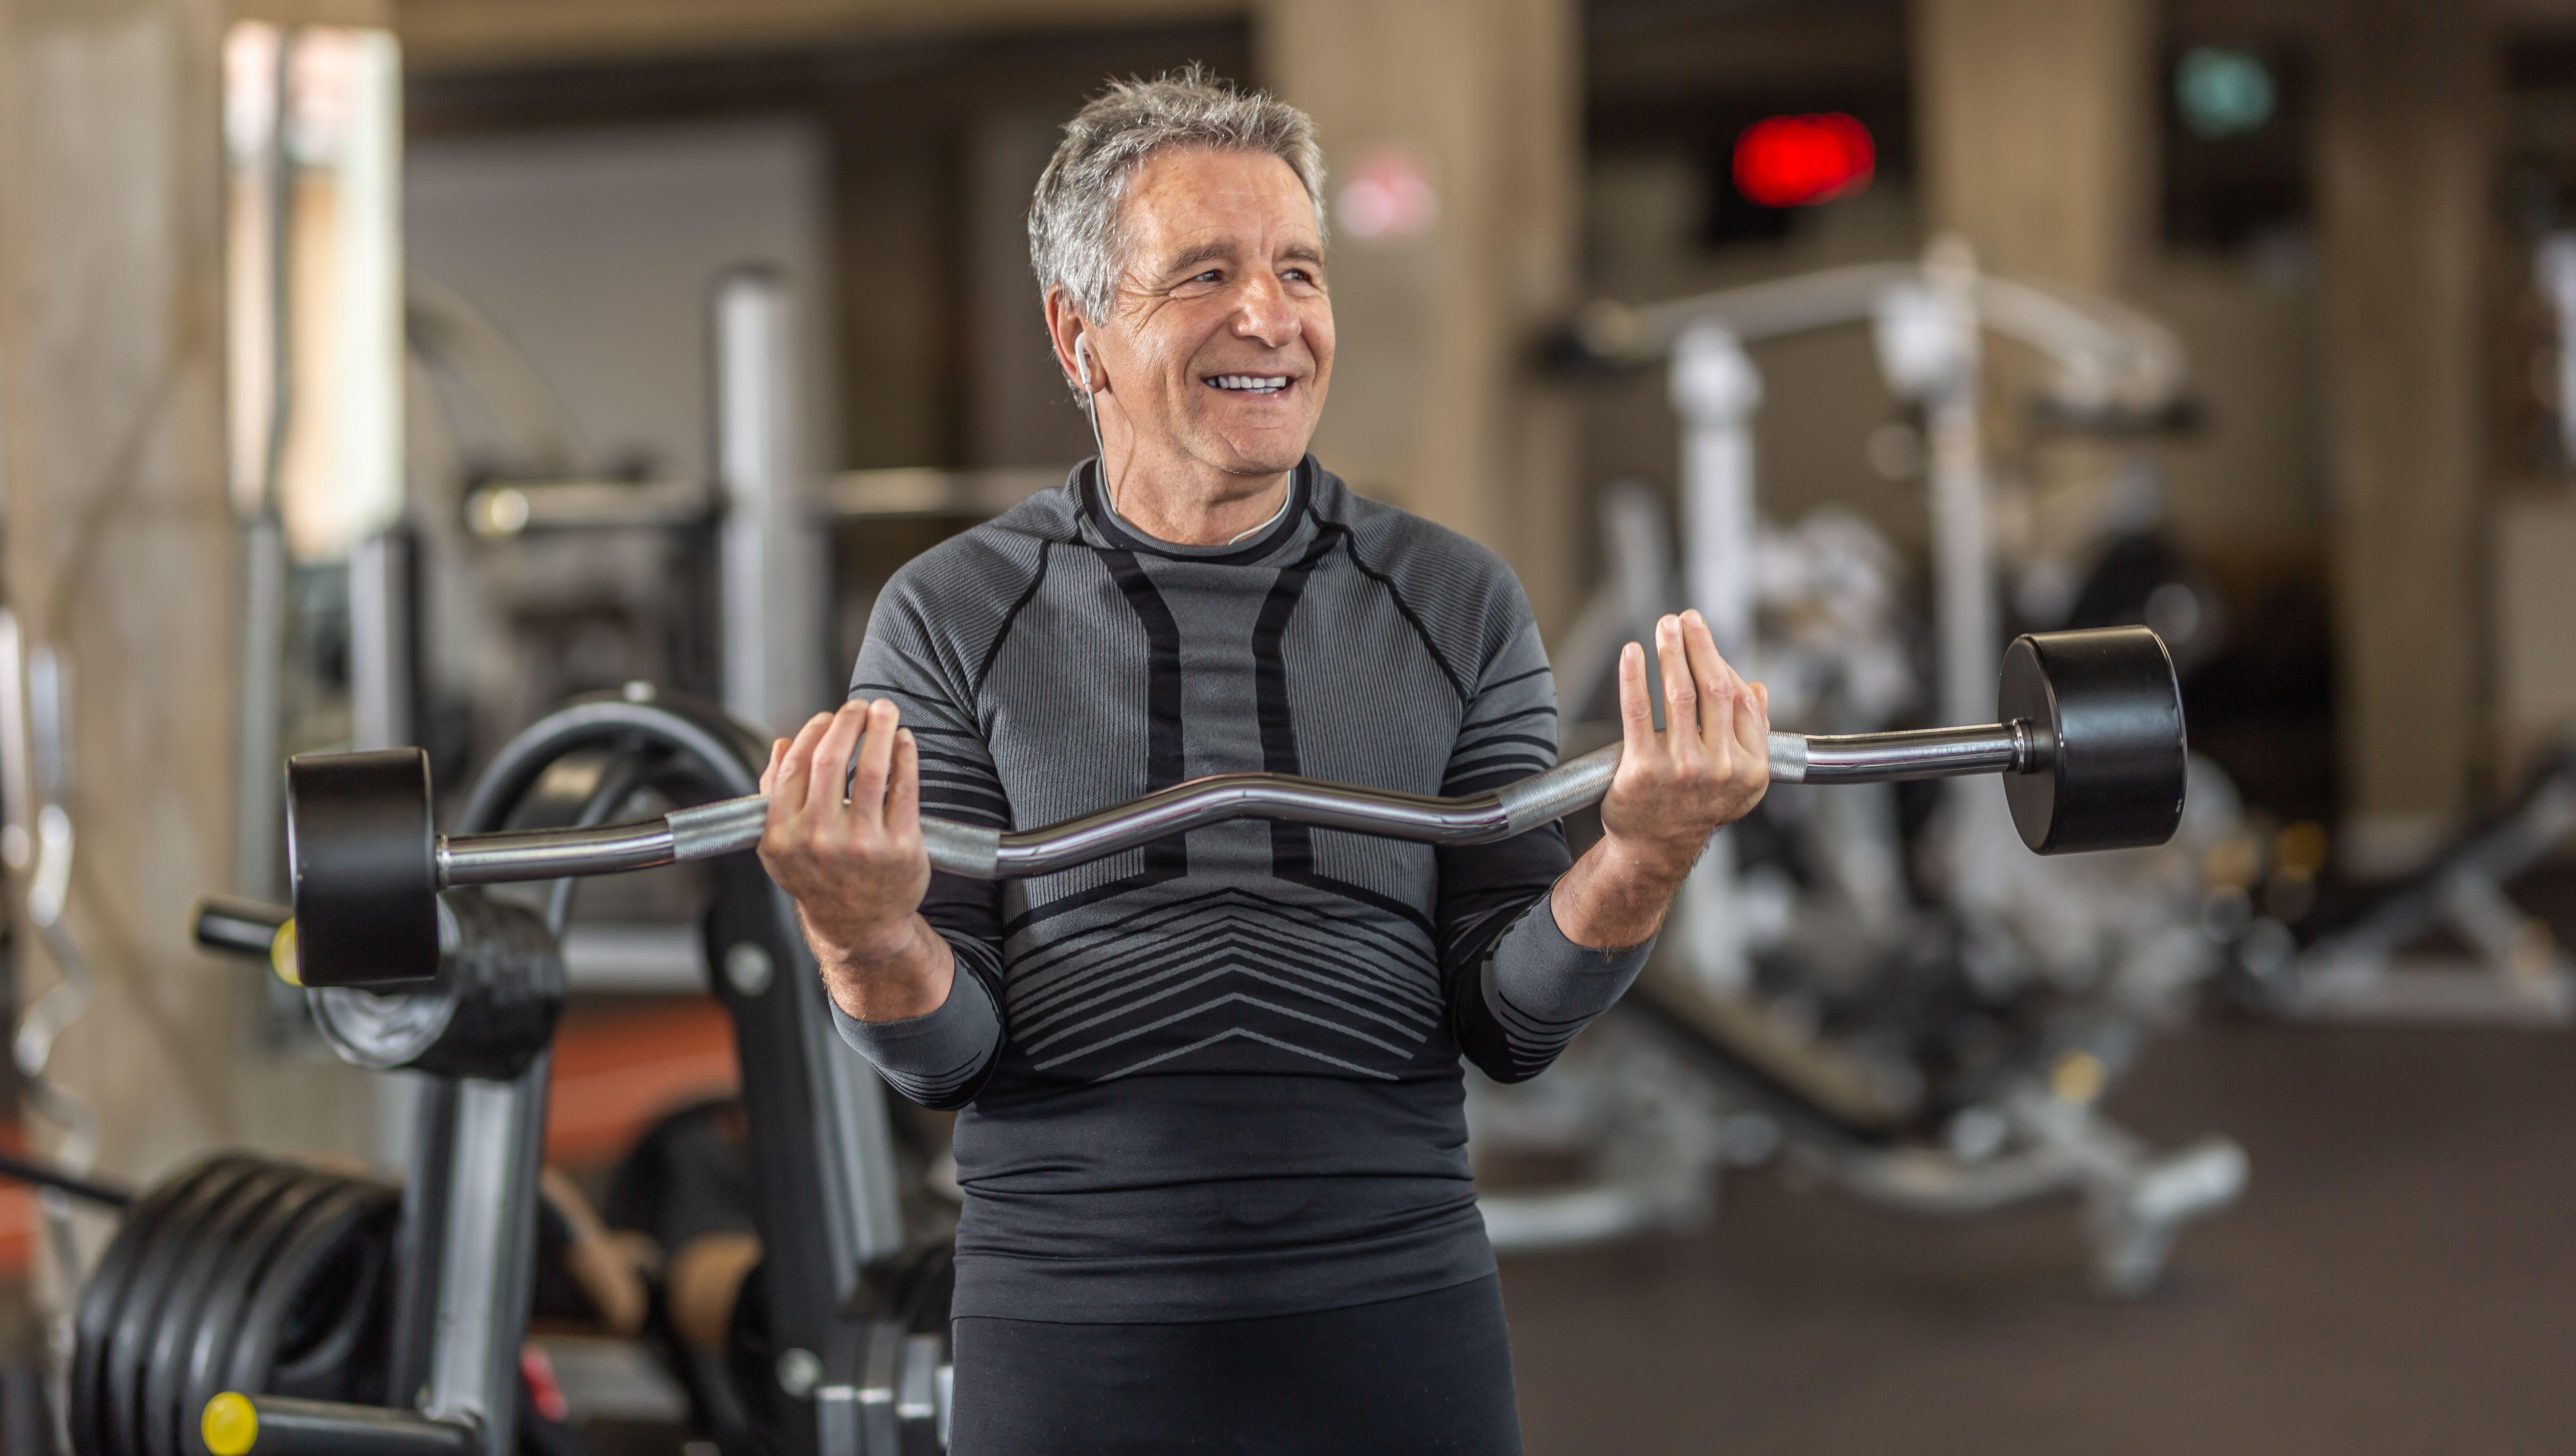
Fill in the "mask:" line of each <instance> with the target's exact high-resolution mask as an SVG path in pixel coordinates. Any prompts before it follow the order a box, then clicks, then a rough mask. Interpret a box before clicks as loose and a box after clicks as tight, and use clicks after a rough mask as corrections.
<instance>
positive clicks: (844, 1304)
mask: <svg viewBox="0 0 2576 1456" xmlns="http://www.w3.org/2000/svg"><path fill="white" fill-rule="evenodd" d="M767 758H768V751H767V745H766V743H765V742H764V741H763V740H762V739H761V738H760V737H759V736H758V735H757V734H755V733H753V732H751V731H749V730H747V729H745V728H744V727H742V726H741V725H739V724H738V723H736V722H735V721H733V720H732V719H730V718H729V717H727V716H726V715H725V714H723V713H722V712H721V711H720V710H718V709H715V708H713V707H712V706H708V705H702V704H698V703H695V702H692V701H688V700H685V699H676V698H664V697H660V696H659V695H657V694H654V693H652V692H650V691H647V690H644V689H641V688H638V689H635V690H632V691H628V692H624V693H612V694H601V695H597V696H594V697H591V698H588V699H584V700H578V701H576V702H574V703H572V704H570V705H568V706H567V707H565V708H563V709H561V710H560V711H558V712H556V713H554V714H551V715H549V716H547V717H546V718H544V719H542V720H540V721H539V722H538V723H536V724H535V725H533V726H532V727H530V728H529V729H528V730H527V731H526V732H524V733H522V734H521V735H520V736H519V737H518V738H516V739H514V740H513V741H512V742H511V743H510V744H509V745H508V746H506V747H505V748H503V749H502V750H501V751H500V753H499V754H498V755H497V756H495V758H494V759H493V761H492V762H491V764H490V765H489V766H488V767H487V768H486V769H485V771H484V773H483V774H482V775H481V777H480V779H479V780H478V782H477V783H476V784H475V785H474V787H473V788H472V790H471V791H470V792H469V793H468V794H467V795H466V797H465V802H464V807H463V808H462V810H461V811H460V812H459V814H458V815H457V817H456V821H455V822H456V829H457V831H458V832H474V831H503V830H507V831H511V832H528V831H536V830H547V829H572V830H579V829H581V828H582V827H585V826H589V825H595V824H599V823H602V822H605V821H608V820H611V819H615V818H617V817H619V816H620V815H622V814H625V813H628V812H631V811H632V809H633V807H634V806H635V805H636V804H638V803H639V802H648V801H649V802H657V803H660V804H664V805H668V806H672V807H686V806H688V805H691V804H695V803H699V802H702V801H705V800H709V799H718V798H730V797H734V796H738V795H741V794H746V793H750V792H752V791H753V790H754V789H755V788H756V787H757V784H758V778H759V773H760V770H761V768H762V766H763V765H764V764H765V763H766V762H767ZM403 761H407V762H414V763H417V762H418V760H417V758H416V757H414V758H408V759H404V760H403ZM412 775H413V785H414V788H415V789H416V791H418V792H419V793H420V794H422V795H423V802H424V805H425V803H426V799H425V796H426V792H427V780H426V779H425V778H424V777H422V775H421V771H420V770H419V769H418V768H416V767H415V768H414V769H413V770H412ZM318 812H319V811H318V810H315V809H314V808H313V807H312V806H309V805H308V806H304V807H303V808H302V809H301V810H299V813H300V814H301V815H303V816H304V817H302V818H301V819H300V820H299V826H300V827H299V829H298V830H297V831H295V832H296V833H297V834H298V835H299V836H301V837H305V838H307V839H308V840H309V839H310V837H311V836H313V835H315V834H316V833H318V829H317V827H316V824H317V821H316V820H315V818H314V817H313V816H314V815H315V814H317V813H318ZM343 868H344V869H345V868H346V867H345V866H343ZM710 869H711V872H712V876H713V881H714V894H713V896H712V898H711V901H710V904H709V908H708V910H707V913H706V916H705V918H704V921H703V922H702V925H701V933H702V935H703V944H704V960H705V963H706V964H707V965H710V966H713V967H718V968H720V973H719V974H716V975H713V976H711V977H710V978H709V985H708V989H709V990H710V991H711V992H712V994H714V995H715V996H716V998H717V1000H718V1001H719V1003H720V1004H722V1005H723V1007H724V1008H725V1010H726V1011H727V1013H728V1014H729V1016H730V1018H731V1021H732V1024H733V1028H734V1035H735V1041H736V1047H737V1052H738V1057H739V1061H740V1065H741V1068H742V1076H743V1104H744V1112H745V1120H746V1123H747V1125H748V1127H749V1131H750V1138H749V1154H750V1161H751V1167H752V1174H753V1179H754V1183H755V1185H756V1187H757V1190H758V1197H757V1199H756V1200H755V1217H756V1221H757V1225H758V1233H759V1238H760V1245H761V1251H762V1262H761V1265H760V1267H759V1268H758V1270H756V1271H755V1272H754V1274H753V1275H752V1276H751V1277H750V1281H749V1282H750V1283H752V1284H756V1285H757V1290H756V1293H750V1294H747V1295H746V1296H745V1297H744V1298H743V1300H742V1301H741V1302H740V1304H739V1305H738V1306H737V1313H736V1316H735V1321H734V1324H735V1328H734V1329H733V1330H732V1332H731V1336H730V1346H731V1348H730V1349H729V1350H728V1359H727V1360H726V1362H725V1373H726V1375H727V1377H728V1389H727V1391H726V1396H727V1399H725V1400H723V1401H720V1402H714V1403H711V1405H712V1408H710V1409H702V1410H701V1411H700V1418H701V1420H703V1421H704V1422H705V1423H707V1424H708V1425H710V1426H711V1427H712V1428H713V1431H714V1434H715V1435H716V1436H717V1437H718V1439H719V1441H720V1443H721V1444H722V1446H723V1448H724V1449H725V1450H726V1451H727V1452H728V1453H732V1452H743V1453H760V1456H771V1453H777V1456H786V1453H796V1452H813V1453H825V1452H830V1453H847V1456H895V1453H919V1452H926V1451H935V1450H938V1449H941V1448H942V1447H944V1445H945V1432H946V1404H947V1377H946V1373H945V1372H946V1355H945V1351H946V1338H947V1289H948V1283H947V1281H948V1278H949V1276H948V1274H947V1267H948V1266H947V1256H948V1251H947V1245H946V1241H945V1239H944V1237H938V1238H932V1239H928V1240H918V1241H916V1240H911V1239H908V1238H907V1233H906V1227H905V1218H904V1214H903V1210H902V1207H901V1202H900V1200H899V1197H898V1185H899V1182H900V1178H901V1173H900V1169H899V1166H898V1163H897V1160H896V1156H895V1150H894V1149H895V1144H894V1138H893V1134H892V1131H891V1128H890V1126H889V1124H888V1120H887V1106H886V1095H885V1092H884V1090H883V1086H882V1084H881V1083H880V1082H879V1080H878V1078H877V1077H876V1075H875V1073H874V1071H873V1069H871V1068H870V1067H868V1065H867V1064H866V1063H865V1062H864V1061H863V1060H862V1059H860V1058H859V1057H858V1055H857V1054H856V1053H854V1052H852V1051H850V1050H849V1049H848V1048H847V1047H845V1046H844V1045H842V1043H841V1041H840V1037H839V1034H838V1033H837V1032H836V1031H835V1030H834V1029H833V1027H832V1024H831V1018H830V1014H829V1012H828V1010H827V1009H826V1007H825V1005H824V1002H823V993H822V987H821V981H820V979H819V977H818V976H817V975H816V974H815V972H814V967H813V964H812V962H811V959H810V957H809V956H808V954H807V952H806V950H805V947H804V944H803V941H802V939H801V937H800V936H799V935H798V934H797V932H796V929H795V918H794V914H793V911H792V909H791V908H790V907H789V906H788V905H787V904H786V903H785V901H784V900H783V899H782V898H781V896H780V894H779V892H778V891H777V889H776V888H775V887H774V886H773V885H771V883H770V882H769V879H768V876H767V874H766V873H765V872H764V871H763V870H762V869H761V868H760V865H759V864H758V862H757V861H756V860H754V859H752V858H751V857H750V856H748V855H741V854H736V855H732V856H728V857H724V858H719V859H715V860H713V861H711V862H710ZM308 873H309V871H308ZM574 884H575V882H574V881H572V880H569V879H565V880H558V881H554V882H553V883H551V884H550V885H547V886H545V887H544V894H543V898H542V901H541V902H540V905H541V908H536V907H531V906H530V905H528V904H525V903H521V902H516V901H509V900H504V899H502V898H500V897H498V896H496V895H488V894H486V893H485V892H482V891H479V890H474V891H464V892H461V893H451V894H449V895H447V896H445V897H444V898H442V899H441V900H440V901H439V902H438V907H437V910H436V914H435V921H434V923H433V924H432V925H431V926H429V927H428V930H429V933H430V935H431V936H432V938H434V940H435V941H436V951H435V975H434V977H433V978H430V979H427V980H420V979H415V980H412V981H410V982H409V983H407V984H401V985H387V986H381V987H376V988H373V989H356V988H353V987H346V986H332V987H313V988H308V990H307V991H306V994H307V995H308V996H309V997H310V999H311V1001H312V1005H313V1010H314V1015H315V1019H316V1021H317V1023H318V1024H319V1026H320V1028H321V1030H322V1034H323V1035H324V1037H325V1038H326V1039H327V1040H328V1041H329V1042H330V1044H331V1046H332V1048H333V1049H334V1050H335V1051H336V1052H338V1053H339V1054H340V1055H341V1056H342V1057H343V1058H344V1059H346V1060H348V1061H350V1062H352V1063H353V1064H356V1065H358V1066H362V1067H366V1068H369V1069H372V1070H378V1071H393V1070H410V1071H415V1072H419V1073H423V1074H425V1076H424V1079H423V1085H424V1087H425V1088H426V1090H425V1092H424V1094H423V1095H422V1096H421V1098H420V1101H419V1105H418V1111H417V1116H418V1118H419V1126H418V1129H417V1131H416V1133H415V1135H414V1137H413V1138H412V1140H411V1147H412V1151H411V1155H410V1158H409V1161H408V1167H407V1172H406V1176H405V1177H404V1179H403V1181H402V1184H401V1187H400V1189H399V1192H398V1193H397V1191H396V1190H395V1189H393V1188H390V1187H387V1186H385V1185H381V1184H377V1183H374V1182H372V1181H370V1180H365V1179H352V1178H342V1177H338V1176H336V1175H327V1174H321V1173H316V1172H313V1171H311V1170H307V1169H301V1168H296V1167H294V1166H293V1165H287V1164H278V1163H273V1162H269V1161H266V1160H259V1159H249V1158H243V1157H239V1156H235V1155H219V1156H217V1157H214V1158H211V1159H208V1160H206V1161H204V1162H202V1163H200V1164H198V1165H196V1166H195V1167H193V1168H191V1169H188V1170H185V1171H183V1172H182V1173H180V1174H179V1175H177V1176H175V1177H174V1178H172V1179H170V1180H168V1181H166V1182H164V1183H163V1184H162V1185H161V1186H160V1187H158V1188H156V1189H154V1190H153V1191H152V1192H150V1193H148V1194H147V1195H145V1196H144V1197H143V1198H142V1199H141V1200H140V1201H139V1202H138V1203H137V1204H136V1205H135V1207H134V1209H133V1211H132V1212H130V1213H129V1214H128V1215H127V1216H126V1218H125V1220H124V1223H123V1226H122V1227H121V1229H120V1231H119V1233H118V1236H117V1238H116V1239H115V1240H114V1241H113V1242H112V1243H111V1244H110V1246H109V1248H108V1251H107V1253H106V1254H105V1255H104V1256H103V1257H102V1258H101V1260H100V1262H99V1264H98V1266H97V1269H96V1271H95V1272H94V1273H93V1274H92V1276H91V1277H90V1279H89V1280H88V1281H87V1282H86V1284H85V1285H84V1287H83V1289H82V1291H81V1295H80V1299H79V1305H78V1311H77V1314H76V1319H75V1323H76V1329H77V1333H78V1337H79V1343H78V1346H77V1350H76V1353H75V1356H74V1360H73V1366H72V1381H71V1394H70V1401H69V1405H68V1414H69V1419H70V1424H71V1428H72V1431H73V1445H74V1450H75V1451H76V1452H78V1453H80V1456H125V1453H128V1452H133V1453H142V1452H151V1453H155V1456H162V1453H175V1452H180V1451H187V1452H191V1453H198V1456H205V1453H209V1452H211V1453H212V1456H242V1453H247V1452H258V1453H270V1452H286V1453H300V1452H315V1453H318V1452H331V1453H347V1456H364V1453H370V1452H381V1453H396V1452H401V1453H414V1452H418V1453H427V1452H448V1453H456V1456H465V1453H481V1456H509V1453H512V1452H515V1451H517V1450H520V1449H522V1447H521V1436H522V1417H523V1412H522V1410H521V1391H522V1381H523V1372H522V1366H521V1354H520V1349H521V1340H522V1336H523V1333H524V1331H525V1329H526V1326H527V1320H528V1309H529V1300H530V1294H531V1288H532V1280H533V1275H534V1270H535V1259H536V1253H535V1236H536V1229H537V1215H538V1201H539V1193H538V1189H539V1178H538V1169H539V1156H540V1153H541V1151H542V1147H543V1140H544V1127H545V1104H546V1092H547V1070H548V1048H549V1043H550V1039H551V1036H552V1033H553V1030H554V1025H555V1019H556V1016H557V1013H558V1012H559V1011H560V1009H561V1006H562V1001H563V997H564V994H565V990H566V978H565V975H564V970H563V961H562V951H561V946H560V936H561V933H562V931H563V928H564V926H565V925H566V924H567V923H569V920H570V916H571V911H572V905H573V889H574ZM283 922H284V914H283V912H282V911H275V910H272V909H269V908H268V907H261V906H255V905H243V904H239V903H224V902H218V903H215V904H213V905H212V906H211V907H210V908H208V909H207V910H205V911H201V913H200V917H199V921H198V934H199V937H200V939H201V940H202V941H204V942H206V943H209V944H211V945H213V946H215V947H217V948H223V949H231V950H238V951H244V952H247V953H251V954H258V955H262V956H267V957H271V958H273V960H274V963H275V964H276V966H277V967H278V970H279V973H280V974H281V975H282V976H290V977H291V976H293V975H294V974H296V972H297V968H298V966H299V958H298V952H297V949H296V944H295V940H296V937H295V935H294V933H293V932H292V931H291V930H289V931H287V932H285V933H283V934H280V933H279V926H280V925H281V924H282V923H283ZM376 933H377V934H378V935H379V936H380V937H385V938H388V940H389V939H390V938H391V937H394V936H396V935H398V934H399V930H398V929H397V928H395V927H390V926H383V927H379V928H378V930H377V932H376ZM397 1200H398V1207H399V1212H398V1213H397V1212H396V1207H397ZM683 1373H686V1372H683ZM701 1374H702V1372H701Z"/></svg>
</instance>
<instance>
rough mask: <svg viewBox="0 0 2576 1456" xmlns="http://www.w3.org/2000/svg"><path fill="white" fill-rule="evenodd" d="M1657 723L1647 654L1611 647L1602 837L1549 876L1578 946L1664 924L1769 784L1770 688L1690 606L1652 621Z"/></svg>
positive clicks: (1559, 914) (1641, 935)
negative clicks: (1613, 763) (1743, 673)
mask: <svg viewBox="0 0 2576 1456" xmlns="http://www.w3.org/2000/svg"><path fill="white" fill-rule="evenodd" d="M1655 655H1656V656H1657V657H1658V658H1659V659H1661V666H1662V676H1663V688H1664V729H1663V731H1662V732H1660V733H1658V732H1656V731H1655V719H1654V708H1653V703H1652V700H1651V699H1650V698H1649V697H1648V696H1647V694H1648V692H1649V689H1648V687H1647V676H1646V653H1645V649H1644V648H1642V647H1640V646H1638V645H1637V644H1636V643H1634V642H1631V643H1629V644H1628V646H1627V647H1626V649H1625V650H1623V651H1622V652H1621V653H1620V654H1619V722H1620V735H1621V739H1622V742H1623V744H1624V747H1623V748H1622V750H1621V752H1620V756H1619V771H1618V774H1617V775H1616V776H1615V777H1614V778H1612V779H1611V780H1610V792H1609V793H1608V794H1607V795H1605V796H1604V797H1603V798H1602V800H1601V829H1602V838H1601V842H1600V843H1599V844H1597V845H1595V846H1593V848H1592V850H1591V851H1590V852H1589V853H1587V854H1585V855H1584V856H1583V859H1582V861H1581V862H1580V863H1578V864H1576V865H1575V867H1574V868H1573V870H1572V871H1570V872H1568V873H1567V874H1566V876H1565V877H1564V878H1563V879H1560V880H1559V881H1557V885H1556V893H1555V896H1554V908H1555V913H1556V922H1557V925H1558V927H1559V928H1560V929H1562V930H1563V931H1564V932H1565V934H1566V937H1567V938H1568V939H1570V940H1572V941H1574V942H1575V943H1576V944H1577V945H1589V946H1600V947H1605V948H1606V947H1614V946H1629V945H1637V944H1640V943H1642V942H1643V941H1645V940H1646V939H1647V938H1648V937H1649V936H1652V935H1653V934H1654V933H1655V930H1656V928H1657V927H1659V926H1660V925H1662V924H1663V918H1664V912H1665V910H1666V909H1667V908H1669V907H1670V905H1671V904H1672V897H1673V892H1674V891H1675V890H1677V889H1679V888H1680V887H1681V882H1682V878H1683V876H1685V875H1687V874H1689V873H1690V868H1691V866H1692V864H1694V863H1696V862H1697V861H1698V859H1699V857H1700V855H1701V853H1702V852H1703V851H1705V850H1706V849H1707V848H1708V840H1709V836H1710V835H1712V834H1715V833H1716V832H1717V831H1718V830H1719V829H1720V828H1722V827H1724V826H1725V825H1728V824H1732V823H1734V822H1735V821H1736V820H1738V819H1741V818H1743V817H1744V816H1745V815H1746V814H1747V813H1748V812H1750V811H1751V810H1752V808H1753V806H1754V805H1755V804H1758V803H1760V802H1761V801H1762V794H1763V791H1764V790H1766V789H1768V788H1769V787H1770V786H1771V745H1770V734H1771V694H1770V692H1769V690H1768V689H1766V688H1764V687H1763V686H1762V684H1760V683H1748V682H1746V681H1745V680H1744V679H1743V678H1742V677H1740V676H1738V675H1737V674H1736V671H1735V669H1734V668H1732V667H1729V666H1727V664H1726V659H1725V658H1723V657H1720V656H1718V653H1717V641H1716V639H1715V638H1713V637H1711V636H1710V635H1709V631H1708V622H1707V620H1706V619H1705V618H1703V617H1701V616H1700V614H1699V613H1697V612H1684V613H1682V614H1681V615H1680V616H1678V617H1666V618H1664V619H1663V620H1662V621H1660V622H1657V623H1656V624H1655Z"/></svg>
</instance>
